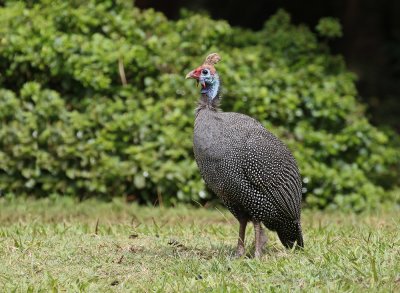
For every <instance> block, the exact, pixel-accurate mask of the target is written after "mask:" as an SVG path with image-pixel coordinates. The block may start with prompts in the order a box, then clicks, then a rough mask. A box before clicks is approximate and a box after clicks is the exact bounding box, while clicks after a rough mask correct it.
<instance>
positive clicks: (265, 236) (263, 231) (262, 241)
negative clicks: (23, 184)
mask: <svg viewBox="0 0 400 293" xmlns="http://www.w3.org/2000/svg"><path fill="white" fill-rule="evenodd" d="M260 229H261V239H260V240H261V244H260V246H261V249H263V248H264V246H265V244H266V243H267V241H268V238H267V235H265V230H264V229H263V227H262V225H261V224H260Z"/></svg>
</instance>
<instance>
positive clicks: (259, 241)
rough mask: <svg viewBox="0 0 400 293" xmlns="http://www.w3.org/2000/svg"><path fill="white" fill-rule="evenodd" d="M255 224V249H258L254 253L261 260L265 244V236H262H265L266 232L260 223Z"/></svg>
mask: <svg viewBox="0 0 400 293" xmlns="http://www.w3.org/2000/svg"><path fill="white" fill-rule="evenodd" d="M253 224H254V233H255V247H256V250H255V252H254V257H255V258H261V256H262V248H263V245H264V244H265V242H264V241H263V236H262V235H263V234H264V232H263V229H262V227H261V223H260V222H253ZM264 236H265V235H264ZM263 242H264V243H263Z"/></svg>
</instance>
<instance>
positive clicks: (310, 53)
mask: <svg viewBox="0 0 400 293" xmlns="http://www.w3.org/2000/svg"><path fill="white" fill-rule="evenodd" d="M5 2H6V4H5V6H4V7H0V87H1V89H0V103H1V108H0V120H1V128H0V189H1V191H2V193H3V194H11V195H21V194H27V195H36V196H48V195H52V194H55V195H56V194H59V195H64V194H66V195H76V196H79V197H81V198H83V197H86V196H106V197H110V196H115V195H121V194H123V195H127V196H130V197H131V198H136V199H139V200H141V201H149V202H154V201H155V200H157V199H158V200H161V199H163V201H164V202H172V203H173V202H176V201H186V202H192V201H193V200H195V201H199V200H202V199H206V198H209V197H210V195H209V194H208V193H207V192H206V191H205V187H204V185H203V182H202V181H201V178H200V175H199V172H198V170H197V166H196V164H195V162H194V160H193V156H192V126H193V119H194V118H193V112H194V107H195V103H196V98H197V96H198V92H197V91H198V90H197V89H196V88H195V87H194V84H193V83H192V82H188V81H185V80H184V76H185V74H186V73H187V72H188V71H189V70H191V69H193V68H194V67H195V66H198V65H199V64H200V63H201V62H202V61H203V58H204V57H205V56H206V54H208V53H210V52H214V51H217V52H219V53H220V54H221V56H222V58H223V61H222V62H221V63H220V64H218V68H217V69H218V70H219V72H220V76H221V77H222V79H223V82H224V87H225V91H224V100H223V109H224V110H225V111H238V112H242V113H246V114H249V115H251V116H253V117H255V118H257V119H258V120H260V121H261V122H262V123H263V124H264V125H265V126H266V127H267V128H268V129H270V130H271V131H272V132H274V133H275V134H277V135H278V136H279V137H280V138H282V139H283V140H284V141H285V142H286V143H287V144H288V145H289V147H290V149H291V150H292V151H293V153H294V155H295V157H296V159H297V160H298V162H299V165H300V169H301V173H302V175H303V180H304V191H305V192H306V193H305V198H306V202H307V204H308V205H309V206H311V207H318V208H324V207H328V206H329V207H338V206H339V207H342V208H344V207H348V208H353V209H355V210H361V209H363V208H365V207H367V206H373V205H374V204H376V203H377V202H378V201H379V200H381V199H383V197H384V195H385V192H384V188H391V187H393V186H394V185H395V184H396V183H398V182H396V180H398V179H397V176H398V161H399V154H398V153H397V152H396V146H395V143H394V142H393V141H392V139H391V136H390V134H388V133H384V132H383V131H381V130H379V129H377V128H375V127H373V126H372V125H371V124H370V123H369V122H368V121H367V119H366V118H365V116H364V108H363V106H362V105H361V104H360V103H359V102H357V100H356V98H355V97H356V95H357V92H356V89H355V86H354V80H355V76H354V75H353V74H351V73H349V72H348V71H347V70H346V66H345V64H344V62H343V60H342V58H341V57H340V56H333V55H331V54H330V53H329V50H328V47H327V45H326V40H327V39H328V38H330V37H336V36H340V35H341V30H340V25H339V24H338V23H337V22H336V21H335V20H334V19H330V18H324V19H322V20H321V21H320V23H319V24H318V26H317V27H316V33H313V32H312V31H311V30H310V29H309V28H307V27H304V26H294V25H292V24H291V23H290V16H289V15H288V14H287V13H285V12H284V11H279V12H278V13H277V14H276V15H275V16H273V17H271V18H270V19H269V20H268V21H267V22H266V23H265V25H264V28H263V29H262V30H260V31H257V32H253V31H249V30H244V29H240V28H234V27H231V26H229V25H228V24H227V23H226V22H224V21H215V20H212V19H210V18H209V17H207V16H205V15H199V14H196V15H194V14H191V13H188V12H184V13H183V15H182V18H181V19H180V20H178V21H168V20H167V19H166V18H165V17H164V16H163V15H162V14H160V13H156V12H154V11H152V10H146V11H139V10H138V9H137V8H134V7H133V6H132V5H131V4H127V3H126V1H87V2H86V3H85V4H81V3H80V1H50V0H42V1H38V2H37V3H36V2H35V4H33V2H30V1H28V2H26V3H24V2H19V1H5Z"/></svg>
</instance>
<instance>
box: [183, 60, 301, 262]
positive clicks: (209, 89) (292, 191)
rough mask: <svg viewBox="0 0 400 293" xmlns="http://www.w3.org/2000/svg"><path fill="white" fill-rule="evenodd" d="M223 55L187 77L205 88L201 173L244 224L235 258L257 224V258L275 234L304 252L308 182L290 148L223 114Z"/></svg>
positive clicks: (198, 128) (199, 136)
mask: <svg viewBox="0 0 400 293" xmlns="http://www.w3.org/2000/svg"><path fill="white" fill-rule="evenodd" d="M220 60H221V57H220V55H219V54H217V53H212V54H209V55H208V56H207V57H206V59H205V61H204V62H203V64H202V65H201V66H199V67H197V68H195V69H194V70H192V71H190V72H189V73H188V74H187V75H186V79H195V80H196V81H197V85H199V84H200V85H201V89H200V98H199V100H198V104H197V108H196V110H195V121H194V132H193V151H194V157H195V160H196V163H197V165H198V168H199V170H200V174H201V176H202V178H203V180H204V181H205V183H206V185H207V187H208V188H209V189H211V190H212V191H213V192H214V193H215V194H216V195H217V196H218V197H219V198H220V199H221V201H222V203H223V204H224V205H225V206H226V207H227V208H228V210H229V211H230V212H231V213H232V214H233V216H234V217H235V218H236V219H237V220H238V221H239V237H238V242H237V248H236V253H235V255H236V256H237V257H242V256H243V255H246V251H245V242H244V240H245V232H246V226H247V224H248V223H249V222H252V223H253V225H254V233H255V251H254V257H256V258H261V257H262V254H263V248H264V245H265V244H266V242H267V237H266V235H265V232H264V227H263V225H264V226H265V227H266V228H267V229H268V230H271V231H275V232H276V233H277V234H278V237H279V239H280V241H281V243H282V244H283V245H284V246H285V247H286V248H293V247H295V248H303V247H304V242H303V233H302V228H301V217H300V216H301V202H302V180H301V176H300V172H299V168H298V166H297V163H296V160H295V158H294V156H293V155H292V153H291V152H290V150H289V149H288V147H287V146H286V145H285V144H284V143H283V142H282V141H281V140H279V139H278V138H277V137H276V136H275V135H273V134H272V133H271V132H269V131H268V130H267V129H266V128H265V127H264V126H263V125H262V124H261V123H260V122H258V121H257V120H256V119H254V118H252V117H250V116H247V115H245V114H241V113H235V112H223V111H222V110H221V108H220V102H221V95H220V93H221V80H220V77H219V75H218V73H217V71H216V68H215V64H217V63H218V62H219V61H220Z"/></svg>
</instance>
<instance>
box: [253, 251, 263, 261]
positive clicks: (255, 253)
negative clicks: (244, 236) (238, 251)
mask: <svg viewBox="0 0 400 293" xmlns="http://www.w3.org/2000/svg"><path fill="white" fill-rule="evenodd" d="M262 256H263V253H262V250H261V249H256V251H255V252H254V257H255V258H256V259H261V258H262Z"/></svg>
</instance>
